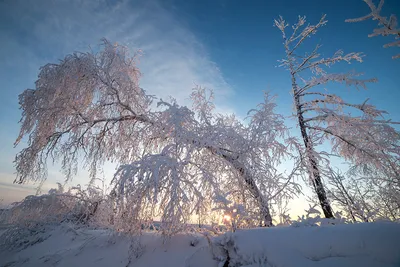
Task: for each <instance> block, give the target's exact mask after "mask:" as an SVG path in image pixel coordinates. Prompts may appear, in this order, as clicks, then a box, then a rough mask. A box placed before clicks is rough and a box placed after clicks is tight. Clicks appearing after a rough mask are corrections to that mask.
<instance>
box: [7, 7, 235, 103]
mask: <svg viewBox="0 0 400 267" xmlns="http://www.w3.org/2000/svg"><path fill="white" fill-rule="evenodd" d="M1 5H3V7H2V10H3V11H2V13H3V12H4V14H2V15H5V16H6V17H7V18H8V19H7V20H8V22H9V23H11V24H10V28H9V29H8V31H5V32H3V33H1V35H3V36H4V37H6V38H2V40H4V41H5V42H6V43H7V44H6V47H7V51H4V50H3V51H2V52H0V53H1V54H3V53H4V55H2V58H3V57H4V58H5V59H8V60H6V62H5V63H4V64H7V62H8V63H9V64H14V65H15V64H21V60H23V61H25V62H29V64H30V65H32V64H35V63H38V64H44V62H47V61H54V60H56V59H58V58H62V57H63V56H64V55H65V54H66V53H70V52H73V51H76V50H81V51H87V50H88V48H89V45H92V46H95V45H96V44H98V43H99V40H100V39H101V38H102V37H106V38H108V39H109V40H110V41H112V42H119V43H122V44H125V45H128V46H129V47H130V48H131V49H132V50H135V49H141V50H143V52H144V55H143V57H142V58H141V63H140V68H141V71H142V73H143V79H142V87H143V88H145V89H146V90H147V91H148V92H149V93H151V94H155V95H158V96H161V97H164V98H165V97H167V96H173V97H174V98H176V99H177V100H178V101H179V102H181V103H182V102H184V103H186V104H187V103H188V102H187V97H188V95H189V94H190V90H191V88H192V87H193V85H194V83H196V84H199V85H203V86H206V87H210V88H213V89H214V90H215V92H216V95H217V97H218V98H219V100H220V103H221V105H224V106H226V105H227V103H223V102H224V100H225V99H226V97H227V96H229V95H230V94H231V93H232V90H231V89H230V87H229V85H228V84H227V83H226V82H225V80H224V78H223V76H222V74H221V72H220V71H219V69H218V67H217V66H216V64H215V63H214V62H213V61H212V60H211V59H210V57H209V56H208V54H207V51H206V49H204V47H203V46H202V44H201V43H200V42H199V41H198V40H197V38H196V36H195V35H194V34H193V33H192V32H191V31H190V30H189V29H188V28H186V27H184V26H182V25H181V24H180V23H179V22H178V20H176V19H175V18H174V17H173V16H172V15H171V14H170V13H169V12H168V11H167V10H166V9H165V8H163V7H162V6H161V5H160V4H159V3H157V2H156V1H107V0H99V1H83V0H72V1H55V0H42V1H33V0H30V1H29V0H14V1H5V2H3V3H2V4H1ZM3 19H5V18H3ZM10 50H12V51H13V52H15V53H10ZM16 62H17V63H16ZM37 67H39V65H38V66H37ZM30 71H32V69H31V70H30ZM29 76H30V77H31V75H29ZM22 89H23V88H21V90H22Z"/></svg>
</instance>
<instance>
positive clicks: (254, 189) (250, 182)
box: [222, 154, 274, 227]
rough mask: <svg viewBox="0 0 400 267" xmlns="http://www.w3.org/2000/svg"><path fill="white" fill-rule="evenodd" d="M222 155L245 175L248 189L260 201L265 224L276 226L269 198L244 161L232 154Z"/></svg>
mask: <svg viewBox="0 0 400 267" xmlns="http://www.w3.org/2000/svg"><path fill="white" fill-rule="evenodd" d="M222 157H223V158H224V159H226V160H227V161H228V162H229V163H231V164H232V166H233V167H234V168H235V169H236V170H237V171H238V172H239V173H240V175H241V176H242V177H243V179H244V181H245V183H246V186H247V188H248V190H249V191H250V193H251V194H252V195H253V197H254V198H255V199H256V200H257V202H258V205H259V208H260V213H261V217H262V219H263V220H264V226H266V227H270V226H274V225H273V223H272V216H271V212H270V210H269V207H268V200H267V199H265V197H264V196H263V195H262V193H261V192H260V189H259V188H258V186H257V184H256V183H255V181H254V179H253V177H252V176H251V174H250V173H249V172H248V170H247V169H246V167H245V166H244V165H243V164H242V163H240V162H239V161H238V159H235V158H232V157H231V156H230V155H227V154H222Z"/></svg>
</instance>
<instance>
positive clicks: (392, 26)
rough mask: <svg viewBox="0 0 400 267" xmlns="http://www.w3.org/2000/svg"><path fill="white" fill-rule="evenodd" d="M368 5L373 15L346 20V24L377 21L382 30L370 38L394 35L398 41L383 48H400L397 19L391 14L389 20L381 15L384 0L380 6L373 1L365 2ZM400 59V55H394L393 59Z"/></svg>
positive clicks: (380, 2)
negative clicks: (370, 20)
mask: <svg viewBox="0 0 400 267" xmlns="http://www.w3.org/2000/svg"><path fill="white" fill-rule="evenodd" d="M363 1H364V2H365V3H367V5H368V7H369V8H370V9H371V13H369V14H367V15H365V16H363V17H360V18H356V19H346V22H360V21H365V20H369V19H372V20H377V21H378V26H381V27H380V28H376V29H374V31H373V33H371V34H369V35H368V37H375V36H379V35H382V36H388V35H394V39H395V40H396V41H394V42H391V43H388V44H385V45H384V46H383V47H385V48H387V47H400V40H398V39H399V38H400V28H399V27H398V22H397V17H396V16H395V15H394V14H391V15H390V17H389V19H388V18H387V17H384V16H382V15H381V11H382V7H383V4H384V2H385V1H384V0H380V1H379V4H378V6H375V4H374V3H373V2H372V0H363ZM396 58H400V54H397V55H394V56H393V59H396Z"/></svg>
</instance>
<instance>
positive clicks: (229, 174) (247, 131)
mask: <svg viewBox="0 0 400 267" xmlns="http://www.w3.org/2000/svg"><path fill="white" fill-rule="evenodd" d="M137 57H138V55H137V54H135V55H134V56H133V57H130V56H129V54H128V50H127V48H126V47H124V46H120V45H112V44H110V43H109V42H108V41H106V40H104V43H103V49H102V50H100V52H98V53H74V54H72V55H68V56H66V57H65V59H63V60H62V61H61V62H60V63H59V64H47V65H45V66H44V67H42V68H41V70H40V73H39V79H38V80H37V81H36V88H35V89H27V90H25V91H24V92H23V93H22V94H21V95H20V97H19V99H20V105H21V109H22V111H23V113H22V119H21V122H22V126H21V131H20V135H19V137H18V139H17V141H16V144H18V143H19V142H20V141H21V140H22V139H23V138H24V137H25V136H28V139H27V142H28V146H27V148H24V149H23V150H22V151H21V152H20V153H18V155H17V157H16V160H15V163H16V169H17V179H16V182H17V183H23V182H25V181H27V180H41V179H45V178H46V170H47V166H46V164H47V161H48V160H49V159H52V160H53V161H57V160H60V161H61V165H62V170H63V172H64V173H65V175H66V178H67V179H71V178H72V177H73V176H74V174H75V173H76V170H77V167H78V162H82V163H83V164H84V166H86V167H87V168H88V169H89V170H90V175H91V178H92V179H94V178H95V177H96V173H97V171H98V170H99V169H100V168H101V166H102V164H103V163H104V162H105V161H112V162H115V163H117V164H119V165H120V167H119V169H118V171H117V172H116V174H115V176H114V179H113V181H112V185H113V187H114V188H113V190H112V193H111V197H112V199H114V201H115V202H116V204H117V205H116V206H115V208H114V210H115V211H116V212H117V214H118V216H119V217H118V218H115V220H119V222H120V223H122V224H124V225H125V226H126V227H134V228H140V226H141V224H142V223H145V222H146V221H148V220H150V219H151V217H152V216H160V217H161V219H162V221H163V223H164V225H163V227H164V230H165V231H166V233H171V231H172V232H173V231H175V230H176V228H175V227H176V225H178V224H180V223H182V222H187V221H188V219H189V216H190V215H191V214H193V213H195V211H197V210H201V209H200V208H199V206H200V205H202V203H204V199H205V198H208V199H213V198H214V197H215V196H217V195H221V194H222V193H223V192H226V190H230V191H232V190H233V191H235V192H236V193H235V194H233V196H239V195H240V196H246V197H243V201H245V202H246V203H249V202H252V204H251V205H254V206H255V207H254V209H253V210H256V213H257V214H258V215H259V216H260V217H261V218H262V221H263V222H264V224H265V225H272V216H271V212H270V198H269V196H274V195H276V194H283V193H285V191H286V190H293V186H295V184H294V183H292V182H290V183H286V182H282V180H284V181H287V180H291V177H284V176H283V175H277V173H276V165H277V164H279V163H280V160H281V159H282V157H283V156H290V155H289V154H288V153H287V152H286V151H287V145H284V142H283V141H284V139H285V138H286V133H287V130H286V128H285V126H284V122H283V118H282V117H281V116H280V115H277V114H275V113H274V108H275V104H274V103H273V99H272V98H271V97H270V96H269V95H268V94H266V95H265V101H264V102H263V103H262V104H260V106H259V107H258V108H257V109H255V110H253V111H251V112H250V113H249V118H248V119H249V122H248V123H247V124H244V123H242V122H240V121H239V120H238V119H236V118H235V116H233V115H229V116H227V115H220V114H214V112H213V103H212V101H211V100H212V98H210V97H209V95H207V91H206V90H205V89H204V88H201V87H198V86H197V87H196V88H195V89H194V90H193V93H192V99H193V110H194V111H192V110H190V109H189V108H187V107H184V106H180V105H178V103H176V101H175V100H173V99H172V100H171V101H163V100H161V99H157V98H156V97H155V96H152V95H149V94H147V93H146V91H145V90H143V89H142V88H141V87H140V84H139V80H140V71H139V69H138V68H137V66H136V61H137ZM153 102H156V103H157V107H155V105H154V104H153ZM291 142H294V141H293V140H292V139H288V143H289V145H290V144H291ZM287 178H289V179H287ZM267 183H268V185H269V189H268V190H263V189H262V188H261V185H263V184H267ZM294 191H295V189H294ZM248 196H250V199H249V198H248ZM132 220H133V221H132ZM125 226H123V227H125Z"/></svg>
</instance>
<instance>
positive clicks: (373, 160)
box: [275, 15, 399, 218]
mask: <svg viewBox="0 0 400 267" xmlns="http://www.w3.org/2000/svg"><path fill="white" fill-rule="evenodd" d="M326 23H327V21H326V20H325V15H324V16H322V18H321V19H320V21H319V22H318V23H317V24H315V25H310V24H308V25H306V19H305V17H299V20H298V22H297V23H296V24H294V25H293V26H292V33H291V34H290V35H287V33H286V28H287V27H288V26H289V24H288V23H287V22H286V21H285V20H284V19H283V18H282V17H281V18H280V19H278V20H275V25H276V27H277V28H279V30H281V32H282V35H283V45H284V47H285V52H286V58H285V59H283V60H282V61H281V63H282V66H284V67H286V68H287V69H288V70H289V71H290V75H291V81H292V94H293V100H294V107H295V110H296V115H295V116H296V118H297V122H298V125H299V128H300V132H301V136H302V138H303V143H304V149H303V150H302V151H301V152H300V153H301V154H302V158H304V159H305V161H306V162H305V165H306V167H307V170H308V173H309V177H310V180H311V182H312V185H313V188H314V190H315V192H316V194H317V196H318V199H319V202H320V205H321V207H322V210H323V212H324V215H325V217H327V218H332V217H333V212H332V208H331V205H330V203H329V201H328V198H327V196H326V191H325V188H324V185H323V181H322V175H323V172H322V169H323V163H327V164H329V155H330V154H335V155H340V156H342V157H344V158H345V159H346V160H350V161H352V162H355V163H357V164H360V165H362V166H365V165H374V166H375V167H377V168H386V169H387V168H389V166H391V165H393V164H395V163H394V161H393V157H396V155H399V146H398V144H399V134H398V132H397V131H396V130H395V129H394V128H393V127H391V126H390V124H395V122H391V121H390V120H385V119H382V118H383V115H384V114H385V113H386V112H385V111H382V110H378V109H376V108H375V107H374V106H373V105H370V104H367V100H366V101H364V102H363V103H359V104H352V103H349V102H346V101H345V100H344V99H342V98H341V97H340V96H338V95H336V94H332V93H328V92H327V90H326V89H325V88H322V86H324V85H325V84H328V83H331V82H336V83H343V84H345V85H346V86H354V87H356V88H366V84H367V83H368V82H375V81H376V80H375V79H367V80H362V79H358V78H357V77H358V76H359V74H357V73H354V72H350V73H327V72H326V71H325V70H324V67H330V66H331V65H333V64H335V63H338V62H343V61H344V62H347V63H350V62H352V61H358V62H362V57H363V55H362V54H361V53H349V54H344V53H343V51H341V50H339V51H337V52H336V53H334V55H333V56H332V57H329V58H321V55H320V53H319V48H320V47H321V46H320V45H319V44H318V45H316V47H315V48H314V50H313V51H312V52H311V53H306V54H304V55H301V53H300V52H299V50H300V47H301V46H302V44H303V43H304V42H305V40H306V39H308V38H309V37H311V36H312V35H314V34H315V33H316V32H317V31H318V30H319V29H320V28H321V27H322V26H324V25H325V24H326ZM325 141H330V143H331V148H332V149H331V152H330V153H328V152H323V151H318V150H317V149H316V147H317V146H318V145H320V144H323V143H324V142H325ZM391 163H392V164H391ZM392 167H393V166H392ZM393 168H395V167H393Z"/></svg>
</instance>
